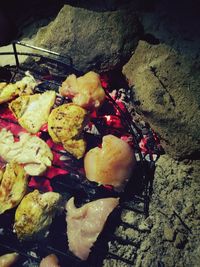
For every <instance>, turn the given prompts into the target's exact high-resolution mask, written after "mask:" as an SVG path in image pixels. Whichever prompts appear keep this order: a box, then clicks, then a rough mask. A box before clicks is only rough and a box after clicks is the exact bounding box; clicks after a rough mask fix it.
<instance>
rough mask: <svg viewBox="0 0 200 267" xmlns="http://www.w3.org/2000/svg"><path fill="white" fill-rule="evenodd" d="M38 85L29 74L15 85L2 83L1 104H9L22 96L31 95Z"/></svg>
mask: <svg viewBox="0 0 200 267" xmlns="http://www.w3.org/2000/svg"><path fill="white" fill-rule="evenodd" d="M36 85H37V83H36V81H35V79H34V78H33V76H31V75H30V74H28V75H27V76H25V77H24V78H23V79H22V80H20V81H17V82H15V83H5V82H1V83H0V104H1V103H5V102H8V101H10V100H12V99H14V98H16V97H17V96H20V95H31V94H33V89H34V88H35V86H36Z"/></svg>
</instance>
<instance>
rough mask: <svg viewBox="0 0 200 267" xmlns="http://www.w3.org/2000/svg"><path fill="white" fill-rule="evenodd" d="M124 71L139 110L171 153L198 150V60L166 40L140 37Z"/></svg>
mask: <svg viewBox="0 0 200 267" xmlns="http://www.w3.org/2000/svg"><path fill="white" fill-rule="evenodd" d="M123 73H124V74H125V76H126V77H127V79H128V81H129V84H130V85H131V86H134V88H133V92H134V94H135V100H137V101H139V105H138V110H140V111H141V112H142V114H143V115H144V116H145V117H146V119H147V121H148V122H150V123H151V125H152V127H153V128H154V129H155V131H157V132H158V133H159V134H160V135H161V138H162V139H161V141H162V144H163V146H164V148H165V150H166V152H167V153H169V154H171V155H172V156H173V157H179V158H187V157H196V156H197V155H199V152H200V135H199V132H200V90H199V85H200V76H199V63H198V60H196V61H195V60H193V61H191V60H189V59H188V58H187V57H185V56H183V55H180V53H178V52H177V51H175V50H174V49H173V48H171V47H169V46H168V45H165V44H157V45H151V44H149V43H147V42H145V41H140V43H139V45H138V47H137V49H136V51H135V53H134V55H133V56H132V58H131V59H130V61H129V62H128V63H127V64H126V65H125V66H124V68H123Z"/></svg>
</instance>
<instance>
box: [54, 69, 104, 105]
mask: <svg viewBox="0 0 200 267" xmlns="http://www.w3.org/2000/svg"><path fill="white" fill-rule="evenodd" d="M59 92H60V94H61V95H63V96H67V97H69V98H71V99H72V101H73V103H74V104H77V105H79V106H81V107H83V108H86V109H88V110H93V109H97V108H99V107H100V106H101V104H102V103H103V101H104V99H105V92H104V90H103V88H102V86H101V81H100V77H99V75H98V74H97V73H95V72H93V71H90V72H88V73H86V74H85V75H83V76H81V77H78V78H77V77H76V75H74V74H72V75H69V76H68V77H67V79H66V80H65V81H64V82H63V83H62V86H61V87H60V89H59Z"/></svg>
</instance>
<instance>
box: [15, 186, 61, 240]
mask: <svg viewBox="0 0 200 267" xmlns="http://www.w3.org/2000/svg"><path fill="white" fill-rule="evenodd" d="M60 204H61V195H60V194H58V193H55V192H47V193H44V194H40V193H39V191H38V190H34V191H33V192H31V193H29V194H27V195H26V196H25V197H24V198H23V199H22V201H21V203H20V204H19V206H18V207H17V210H16V212H15V224H14V230H15V231H16V233H17V237H18V238H19V239H20V240H29V239H30V240H32V239H40V238H43V237H44V236H45V234H46V232H47V230H48V228H49V226H50V225H51V223H52V220H53V218H54V217H55V215H56V213H57V212H58V211H59V210H60V209H61V208H60Z"/></svg>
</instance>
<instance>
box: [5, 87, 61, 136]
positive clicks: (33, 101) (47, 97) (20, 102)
mask: <svg viewBox="0 0 200 267" xmlns="http://www.w3.org/2000/svg"><path fill="white" fill-rule="evenodd" d="M55 99H56V93H55V92H54V91H47V92H45V93H43V94H35V95H25V96H20V97H18V98H17V99H15V100H13V101H12V102H11V103H10V104H9V108H10V110H11V111H12V112H13V113H14V115H15V117H16V118H17V119H18V122H19V124H20V125H21V126H22V127H23V128H25V129H26V130H27V131H28V132H29V133H37V132H38V131H39V130H40V128H41V127H42V125H43V124H45V123H46V122H47V120H48V116H49V113H50V111H51V108H52V107H53V105H54V102H55Z"/></svg>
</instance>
